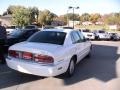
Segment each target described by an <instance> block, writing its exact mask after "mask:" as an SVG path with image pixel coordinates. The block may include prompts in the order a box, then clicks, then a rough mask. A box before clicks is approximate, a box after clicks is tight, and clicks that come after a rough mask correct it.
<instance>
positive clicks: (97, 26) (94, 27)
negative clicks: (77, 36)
mask: <svg viewBox="0 0 120 90" xmlns="http://www.w3.org/2000/svg"><path fill="white" fill-rule="evenodd" d="M79 28H87V29H90V30H100V29H105V30H108V26H107V25H88V26H83V25H80V26H79Z"/></svg>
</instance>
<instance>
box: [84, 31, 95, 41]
mask: <svg viewBox="0 0 120 90" xmlns="http://www.w3.org/2000/svg"><path fill="white" fill-rule="evenodd" d="M82 34H83V35H84V36H85V38H88V39H95V36H94V34H93V33H91V32H82Z"/></svg>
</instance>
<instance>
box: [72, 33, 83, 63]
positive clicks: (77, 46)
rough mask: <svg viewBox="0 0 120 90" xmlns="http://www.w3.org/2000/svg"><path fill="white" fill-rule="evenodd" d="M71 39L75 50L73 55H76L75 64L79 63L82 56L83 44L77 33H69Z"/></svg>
mask: <svg viewBox="0 0 120 90" xmlns="http://www.w3.org/2000/svg"><path fill="white" fill-rule="evenodd" d="M71 39H72V42H73V44H74V48H75V49H76V50H75V53H76V54H77V62H79V61H80V60H81V59H82V58H83V55H82V51H83V42H82V40H81V38H80V35H79V33H78V32H77V31H73V32H72V33H71Z"/></svg>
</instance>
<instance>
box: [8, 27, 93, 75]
mask: <svg viewBox="0 0 120 90" xmlns="http://www.w3.org/2000/svg"><path fill="white" fill-rule="evenodd" d="M49 31H50V30H49ZM51 31H53V30H51ZM54 31H55V30H54ZM56 31H58V32H66V33H67V35H66V38H65V41H64V44H63V45H56V44H47V43H33V42H21V43H18V44H15V45H13V46H11V47H10V48H9V50H16V51H23V52H24V51H25V52H31V53H35V54H45V55H49V56H52V57H53V58H54V63H52V64H46V63H36V62H33V61H27V60H22V59H18V58H13V57H11V56H8V58H6V62H7V65H8V66H9V67H10V68H12V69H14V70H17V71H20V72H23V73H28V74H33V75H38V76H56V75H59V74H62V73H64V72H66V71H67V69H68V66H69V63H70V60H71V58H72V56H73V55H77V63H78V62H79V61H80V60H82V59H83V58H84V57H85V56H86V55H88V53H89V52H90V48H91V42H89V41H86V42H81V43H77V44H72V40H71V36H70V33H71V32H72V31H73V30H61V29H60V30H59V29H58V30H56Z"/></svg>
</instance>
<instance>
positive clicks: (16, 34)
mask: <svg viewBox="0 0 120 90" xmlns="http://www.w3.org/2000/svg"><path fill="white" fill-rule="evenodd" d="M23 33H24V31H23V30H14V31H13V32H12V33H10V35H11V36H20V35H22V34H23Z"/></svg>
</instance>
